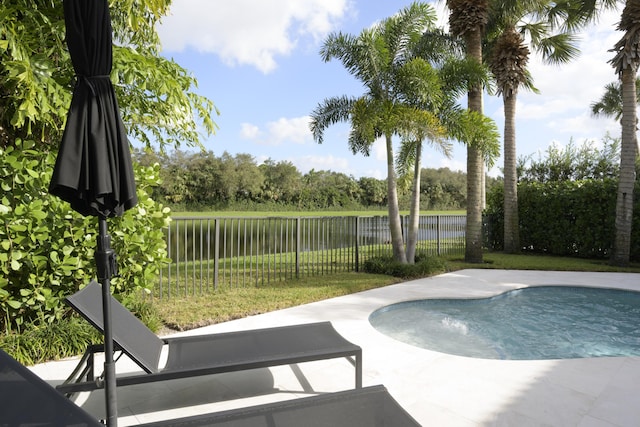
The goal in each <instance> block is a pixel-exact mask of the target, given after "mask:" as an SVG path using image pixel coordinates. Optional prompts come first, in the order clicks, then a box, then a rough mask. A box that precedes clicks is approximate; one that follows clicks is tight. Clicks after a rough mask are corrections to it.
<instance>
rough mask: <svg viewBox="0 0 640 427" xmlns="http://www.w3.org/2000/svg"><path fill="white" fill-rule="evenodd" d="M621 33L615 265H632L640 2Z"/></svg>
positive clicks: (625, 15)
mask: <svg viewBox="0 0 640 427" xmlns="http://www.w3.org/2000/svg"><path fill="white" fill-rule="evenodd" d="M618 30H620V31H624V35H623V36H622V38H621V39H620V40H619V41H618V42H617V43H616V44H615V46H614V48H613V51H614V52H615V53H616V54H615V56H614V57H613V59H612V60H611V61H609V62H610V63H611V64H612V65H613V66H614V68H615V69H616V73H617V74H618V77H619V78H620V85H621V88H622V120H621V123H622V142H621V148H620V178H619V181H618V195H617V198H616V234H615V239H614V247H613V255H612V257H611V263H612V264H614V265H617V266H626V265H628V264H629V255H630V250H631V227H632V222H633V187H634V185H635V181H636V170H635V162H636V157H637V156H638V140H637V134H636V132H637V123H638V118H637V113H636V105H637V95H636V94H637V88H636V74H637V72H638V65H639V64H640V57H639V55H640V2H638V1H627V2H626V4H625V7H624V9H623V11H622V16H621V18H620V23H619V24H618Z"/></svg>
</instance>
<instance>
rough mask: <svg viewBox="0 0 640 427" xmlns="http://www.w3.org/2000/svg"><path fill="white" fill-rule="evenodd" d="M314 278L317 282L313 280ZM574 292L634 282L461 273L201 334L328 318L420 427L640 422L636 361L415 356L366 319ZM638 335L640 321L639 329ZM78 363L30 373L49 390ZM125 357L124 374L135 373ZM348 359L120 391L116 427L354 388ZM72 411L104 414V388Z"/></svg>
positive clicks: (638, 279) (587, 426) (550, 274)
mask: <svg viewBox="0 0 640 427" xmlns="http://www.w3.org/2000/svg"><path fill="white" fill-rule="evenodd" d="M318 281H319V282H321V281H322V278H321V277H320V278H318ZM536 285H577V286H595V287H613V288H620V289H629V290H636V291H640V274H630V273H582V272H555V271H516V270H481V269H468V270H461V271H457V272H453V273H447V274H442V275H439V276H434V277H430V278H425V279H419V280H414V281H410V282H405V283H401V284H397V285H391V286H387V287H384V288H379V289H374V290H371V291H366V292H361V293H357V294H352V295H348V296H344V297H338V298H333V299H330V300H325V301H320V302H316V303H312V304H306V305H302V306H298V307H293V308H289V309H285V310H279V311H275V312H271V313H266V314H261V315H257V316H251V317H247V318H244V319H239V320H234V321H231V322H226V323H221V324H217V325H212V326H208V327H204V328H199V329H196V330H192V331H189V332H185V333H182V334H183V335H184V334H208V333H215V332H223V331H233V330H242V329H253V328H261V327H269V326H278V325H289V324H296V323H307V322H315V321H325V320H329V321H331V322H332V323H333V325H334V326H335V328H336V329H337V330H338V332H340V333H341V334H342V335H343V336H344V337H345V338H347V339H349V340H350V341H352V342H354V343H356V344H358V345H360V346H361V347H362V349H363V359H364V385H365V386H366V385H374V384H384V385H385V386H386V387H387V388H388V389H389V391H390V393H391V394H392V395H393V396H394V397H395V399H396V400H397V401H398V402H399V403H400V404H401V405H402V406H403V407H404V408H405V409H406V410H407V411H408V412H409V413H410V414H411V415H413V417H414V418H416V420H418V421H419V422H420V423H421V424H422V425H424V426H445V427H448V426H460V427H463V426H518V427H520V426H558V427H565V426H577V427H593V426H603V427H604V426H617V427H622V426H629V427H630V426H638V425H640V357H615V358H590V359H565V360H541V361H508V360H490V359H473V358H466V357H460V356H454V355H449V354H444V353H438V352H435V351H430V350H425V349H420V348H416V347H413V346H410V345H407V344H403V343H401V342H398V341H396V340H393V339H392V338H389V337H387V336H385V335H383V334H381V333H379V332H378V331H377V330H375V329H374V328H373V327H372V326H371V325H370V324H369V322H368V316H369V315H370V314H371V313H372V312H373V311H375V310H376V309H378V308H381V307H383V306H385V305H388V304H391V303H395V302H400V301H407V300H414V299H422V298H477V297H487V296H492V295H497V294H499V293H502V292H505V291H508V290H511V289H516V288H519V287H525V286H536ZM639 327H640V325H639ZM76 361H77V359H70V360H65V361H59V362H50V363H46V364H42V365H37V366H34V367H32V369H33V371H35V372H36V373H37V374H38V375H39V376H41V377H42V378H45V379H46V380H48V381H49V382H50V383H51V384H57V383H60V382H61V381H62V380H64V378H65V377H66V376H67V375H69V373H71V370H72V369H73V366H74V365H75V363H76ZM135 369H136V367H135V365H133V364H132V363H131V362H130V361H129V360H121V361H119V362H118V370H119V372H125V371H129V370H135ZM353 375H354V371H353V367H352V366H351V364H349V363H348V362H347V361H346V360H344V359H336V360H331V361H323V362H309V363H304V364H299V365H295V366H291V367H289V366H285V367H277V368H271V369H257V370H253V371H247V372H238V373H229V374H220V375H213V376H207V377H202V378H192V379H184V380H174V381H165V382H162V383H154V384H144V385H136V386H130V387H125V388H120V389H118V415H119V425H121V426H126V425H135V424H138V423H142V422H150V421H155V420H162V419H169V418H176V417H183V416H188V415H193V414H200V413H206V412H214V411H218V410H223V409H229V408H234V407H242V406H250V405H253V404H258V403H264V402H269V401H274V400H281V399H289V398H295V397H304V396H308V395H310V394H314V393H325V392H332V391H338V390H343V389H348V388H352V387H353V381H354V379H353ZM77 403H78V404H80V405H81V406H83V407H84V408H85V409H86V410H88V411H89V412H91V413H93V414H94V415H96V416H97V417H99V418H100V417H104V394H103V392H102V391H96V392H93V393H83V394H81V395H80V396H79V398H78V399H77Z"/></svg>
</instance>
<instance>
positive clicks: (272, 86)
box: [158, 0, 620, 179]
mask: <svg viewBox="0 0 640 427" xmlns="http://www.w3.org/2000/svg"><path fill="white" fill-rule="evenodd" d="M410 3H411V1H409V0H396V1H388V0H260V1H256V0H234V1H231V2H230V1H221V0H173V2H172V6H171V10H170V13H169V16H167V17H165V18H164V19H163V22H162V24H161V25H160V27H159V28H158V31H159V34H160V38H161V41H162V46H163V51H162V54H163V55H164V56H166V57H169V58H173V59H174V60H175V61H176V62H178V63H179V64H180V65H181V66H183V67H184V68H186V69H187V70H189V71H190V72H191V73H192V74H193V75H194V76H195V77H196V79H197V80H198V82H199V87H198V89H197V92H198V93H200V94H201V95H204V96H206V97H208V98H209V99H211V100H212V101H213V102H214V103H215V105H216V106H217V107H218V109H219V110H220V116H218V117H217V118H216V123H217V124H218V126H219V130H218V131H217V132H216V134H215V135H213V136H210V137H207V138H204V139H203V143H204V145H205V148H206V149H207V150H211V151H212V152H213V153H214V154H215V155H217V156H220V155H222V153H223V152H225V151H226V152H228V153H230V154H232V155H233V154H237V153H248V154H250V155H252V156H253V157H254V158H255V160H256V162H257V163H258V164H259V163H261V162H262V161H264V160H265V159H267V158H271V159H273V160H275V161H281V160H287V161H290V162H292V163H293V164H294V165H295V166H296V167H297V168H298V169H299V170H300V171H301V172H303V173H306V172H308V171H309V170H311V169H316V170H332V171H336V172H342V173H345V174H347V175H353V176H354V177H356V178H359V177H362V176H368V177H375V178H379V179H383V178H385V177H386V163H385V154H384V144H383V142H382V141H378V142H376V144H375V146H374V150H372V153H371V155H370V156H369V157H364V156H362V155H360V154H358V155H353V154H352V153H351V152H350V151H349V150H348V148H347V142H346V141H347V135H348V127H347V126H346V125H336V126H333V127H331V128H330V129H329V130H328V131H327V133H326V135H325V142H324V143H323V144H322V145H318V144H316V143H315V142H314V140H313V138H312V136H311V133H310V131H309V126H308V123H309V114H310V113H311V112H312V111H313V109H314V108H315V107H316V106H317V105H318V103H319V102H321V101H322V100H323V99H324V98H326V97H330V96H341V95H354V96H358V95H361V94H362V93H363V89H362V87H361V85H360V83H359V82H358V81H357V80H355V78H354V77H353V76H351V75H350V74H349V73H348V72H347V71H346V70H345V69H344V67H343V66H342V65H341V64H340V63H339V62H338V61H332V62H329V63H324V62H322V60H321V59H320V56H319V54H318V52H319V49H320V46H321V45H322V42H323V40H324V39H325V37H326V36H327V34H329V33H330V32H333V31H342V32H345V33H351V34H358V33H360V31H361V30H362V29H363V28H366V27H369V26H370V25H372V24H373V23H374V22H376V21H378V20H381V19H384V18H385V17H388V16H390V15H392V14H394V13H396V12H397V11H399V10H400V9H402V8H403V7H405V6H408V5H409V4H410ZM432 4H433V6H434V8H435V10H436V11H437V13H438V15H439V17H440V23H441V26H445V25H446V22H447V11H446V9H445V6H444V4H445V2H444V1H439V2H435V3H432ZM618 19H619V12H611V13H608V14H606V15H604V16H603V17H601V19H600V20H599V22H598V23H597V24H596V25H594V26H592V27H590V28H589V29H587V30H586V31H585V32H584V33H583V34H581V42H580V49H581V51H582V53H581V55H580V57H579V58H578V59H577V60H576V61H574V62H572V63H570V64H568V65H565V66H563V67H562V68H560V67H557V66H551V65H543V64H542V63H541V61H540V60H539V59H538V58H537V57H536V56H535V55H534V56H533V58H532V61H531V63H530V70H531V72H532V74H533V77H534V80H535V84H536V86H537V88H538V89H540V91H541V93H540V94H534V93H531V92H526V91H521V92H520V94H519V96H518V105H517V124H516V126H517V151H518V156H521V155H529V154H534V156H537V153H544V151H545V150H546V149H547V148H548V147H549V145H550V144H554V143H555V144H558V145H561V146H564V145H566V144H567V143H568V142H569V141H570V140H571V139H572V138H573V140H574V141H575V143H581V142H582V141H584V140H593V141H595V142H600V141H601V140H602V137H603V136H604V135H605V133H606V132H610V133H611V135H614V136H617V135H619V126H618V125H617V124H616V123H615V121H614V120H612V119H604V118H601V119H595V118H593V117H591V115H590V112H589V106H590V104H591V103H592V102H593V101H596V100H597V99H599V98H600V96H601V95H602V93H603V88H604V86H605V84H607V83H609V82H612V81H614V80H615V78H616V76H615V74H614V70H613V68H612V67H611V66H610V65H609V64H608V63H607V61H608V60H609V59H610V58H611V57H612V53H611V52H608V49H610V48H611V46H613V45H614V43H615V42H616V41H617V40H618V39H619V38H620V33H618V32H616V31H615V24H616V23H617V21H618ZM484 102H485V104H484V109H485V114H486V115H488V116H489V117H491V118H492V119H494V120H495V121H496V124H497V125H498V128H499V129H500V131H501V132H502V127H503V119H502V114H503V111H502V100H501V99H500V98H495V97H488V96H485V101H484ZM454 147H455V148H454V150H453V155H452V157H451V158H446V157H444V156H443V155H442V154H439V153H438V152H437V151H435V150H434V149H432V148H430V147H426V148H425V151H424V160H423V167H432V168H438V167H449V168H450V169H452V170H462V171H464V170H465V169H466V149H465V148H464V146H462V145H461V144H459V143H456V144H454ZM182 148H183V149H184V148H186V147H184V146H183V147H182ZM502 162H503V160H502V157H501V158H500V159H498V161H497V163H496V167H494V168H493V169H492V170H491V171H490V172H489V173H490V174H491V175H493V176H497V175H500V171H499V169H498V168H499V167H500V166H501V165H502Z"/></svg>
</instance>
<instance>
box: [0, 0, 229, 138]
mask: <svg viewBox="0 0 640 427" xmlns="http://www.w3.org/2000/svg"><path fill="white" fill-rule="evenodd" d="M109 3H110V5H111V21H112V25H113V33H114V34H113V38H114V44H115V46H114V51H113V71H112V73H111V80H112V81H113V82H114V83H116V84H114V86H115V89H116V92H117V96H118V101H119V105H120V110H121V113H122V115H123V120H124V122H125V125H126V126H127V130H128V133H129V135H131V136H132V137H134V138H135V139H137V140H139V141H141V142H143V143H145V144H146V145H150V144H151V143H156V144H158V145H159V146H165V145H169V146H171V145H174V146H178V145H180V143H186V144H189V145H198V141H199V139H200V133H201V132H202V131H204V132H205V133H213V132H214V131H215V129H216V125H215V123H214V121H213V118H212V117H213V116H214V115H215V114H216V112H217V111H216V109H215V107H214V105H213V103H212V102H211V101H210V100H208V99H206V98H205V97H202V96H200V95H198V94H197V93H196V92H195V87H196V85H197V82H196V80H195V79H194V78H193V77H192V76H191V75H190V74H189V73H188V72H187V71H186V70H185V69H183V68H182V67H180V66H179V65H178V64H176V63H175V62H173V61H171V60H168V59H165V58H162V57H161V56H160V55H159V49H160V42H159V38H158V35H157V34H156V30H155V29H156V25H157V23H158V22H159V20H160V19H161V18H162V17H163V16H164V15H165V14H166V13H167V12H168V9H169V5H170V3H171V2H170V0H140V1H138V0H112V1H110V2H109ZM0 9H1V13H2V19H0V146H5V145H7V144H10V143H12V141H14V140H15V139H16V138H34V137H35V138H39V140H40V142H41V144H42V145H47V146H48V147H47V148H50V147H53V148H55V146H56V145H57V142H58V141H59V139H60V135H61V133H62V129H63V124H64V121H65V118H66V115H67V111H68V106H69V102H70V101H71V89H72V87H73V84H74V81H75V80H74V71H73V67H72V65H71V60H70V58H69V53H68V51H67V48H66V44H65V41H64V37H65V35H64V31H65V29H64V28H65V27H64V14H63V9H62V2H60V1H55V2H54V1H43V0H35V1H32V0H5V1H3V2H2V6H0Z"/></svg>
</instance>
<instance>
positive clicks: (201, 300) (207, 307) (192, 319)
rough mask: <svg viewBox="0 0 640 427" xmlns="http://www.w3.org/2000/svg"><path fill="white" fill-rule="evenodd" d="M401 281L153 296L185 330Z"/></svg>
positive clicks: (541, 259) (305, 283) (494, 261)
mask: <svg viewBox="0 0 640 427" xmlns="http://www.w3.org/2000/svg"><path fill="white" fill-rule="evenodd" d="M444 263H445V265H446V271H456V270H461V269H465V268H493V269H511V270H558V271H603V272H613V271H618V272H620V271H622V272H630V273H640V264H635V265H632V266H631V267H629V268H624V269H622V268H616V267H612V266H610V265H608V264H607V262H606V261H605V260H587V259H579V258H562V257H552V256H540V255H505V254H503V253H486V254H485V255H484V263H482V264H470V263H465V262H464V260H463V259H462V258H460V257H449V258H444ZM399 281H400V279H398V278H396V277H391V276H385V275H375V274H366V273H350V272H345V273H334V274H329V275H323V276H312V277H304V278H301V279H295V280H287V281H283V282H278V283H269V284H265V285H262V286H260V287H254V286H246V287H236V288H224V289H218V290H217V291H215V292H211V293H205V294H203V295H200V296H189V297H182V298H170V299H164V300H161V299H153V300H152V303H153V306H154V308H155V309H156V310H157V313H158V315H159V316H160V318H161V319H162V321H163V323H164V325H165V326H166V327H168V328H169V329H172V330H186V329H192V328H196V327H201V326H206V325H209V324H214V323H219V322H224V321H228V320H232V319H237V318H242V317H246V316H250V315H255V314H260V313H266V312H269V311H273V310H279V309H283V308H287V307H293V306H297V305H301V304H307V303H311V302H314V301H320V300H324V299H328V298H333V297H338V296H342V295H347V294H351V293H355V292H361V291H365V290H369V289H374V288H378V287H382V286H387V285H391V284H394V283H398V282H399ZM164 332H167V331H164Z"/></svg>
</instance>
